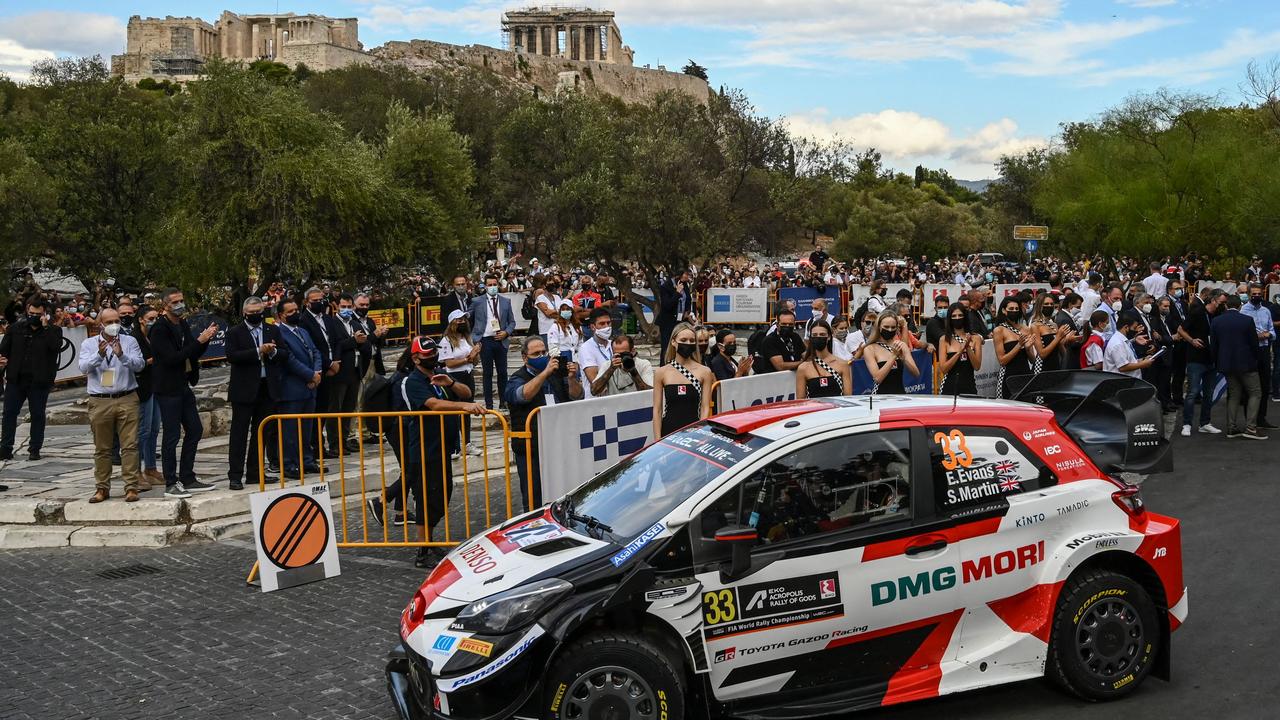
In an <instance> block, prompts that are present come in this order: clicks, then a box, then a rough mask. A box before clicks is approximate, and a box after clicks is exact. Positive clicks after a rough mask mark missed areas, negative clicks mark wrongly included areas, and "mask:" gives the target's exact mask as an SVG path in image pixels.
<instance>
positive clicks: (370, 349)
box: [352, 293, 447, 380]
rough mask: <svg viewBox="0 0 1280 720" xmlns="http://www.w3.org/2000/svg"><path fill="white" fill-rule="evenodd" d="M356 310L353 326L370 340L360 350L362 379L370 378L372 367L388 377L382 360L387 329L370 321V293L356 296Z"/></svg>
mask: <svg viewBox="0 0 1280 720" xmlns="http://www.w3.org/2000/svg"><path fill="white" fill-rule="evenodd" d="M355 308H356V319H355V320H354V321H353V322H352V326H353V327H355V328H357V329H359V330H360V331H361V332H363V333H364V334H365V335H367V336H368V338H369V342H368V343H366V344H365V346H364V347H363V348H361V349H360V378H361V379H362V380H363V379H364V378H366V377H368V375H369V368H370V367H372V368H373V371H374V372H376V373H378V374H379V375H386V374H387V366H386V363H384V362H383V360H382V346H383V345H385V344H386V339H385V338H386V335H387V328H386V327H385V326H383V327H379V325H378V324H377V323H375V322H374V321H373V320H370V319H369V293H357V294H356V300H355ZM446 317H447V316H446Z"/></svg>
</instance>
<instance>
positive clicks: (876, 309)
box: [867, 295, 888, 315]
mask: <svg viewBox="0 0 1280 720" xmlns="http://www.w3.org/2000/svg"><path fill="white" fill-rule="evenodd" d="M886 307H888V306H887V305H885V302H884V298H882V297H880V296H879V295H872V296H871V297H868V298H867V312H873V313H875V314H877V315H879V314H880V313H882V312H884V309H885V308H886Z"/></svg>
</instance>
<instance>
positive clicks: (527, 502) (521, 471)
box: [511, 435, 542, 512]
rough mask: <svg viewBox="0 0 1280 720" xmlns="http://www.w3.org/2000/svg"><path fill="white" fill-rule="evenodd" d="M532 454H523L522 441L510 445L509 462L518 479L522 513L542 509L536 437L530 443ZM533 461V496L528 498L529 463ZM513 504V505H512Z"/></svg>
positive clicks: (540, 476) (540, 477) (540, 475)
mask: <svg viewBox="0 0 1280 720" xmlns="http://www.w3.org/2000/svg"><path fill="white" fill-rule="evenodd" d="M530 447H531V448H532V452H531V453H530V454H529V455H526V454H525V450H524V448H525V446H524V441H521V440H517V441H515V442H513V443H512V444H511V461H512V462H514V463H515V464H516V473H517V474H518V475H519V477H520V498H521V500H522V501H523V502H524V511H525V512H528V511H530V510H532V509H533V508H537V507H542V473H541V469H540V468H539V467H538V436H537V435H534V437H533V442H532V443H530ZM530 460H532V461H533V472H532V475H533V477H532V480H533V496H532V497H530V496H529V480H530V477H529V475H530V471H529V461H530ZM513 504H514V503H513Z"/></svg>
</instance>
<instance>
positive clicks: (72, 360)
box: [53, 325, 89, 382]
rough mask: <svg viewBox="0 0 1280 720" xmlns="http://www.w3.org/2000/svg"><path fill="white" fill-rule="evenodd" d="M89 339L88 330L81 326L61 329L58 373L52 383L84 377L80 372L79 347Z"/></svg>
mask: <svg viewBox="0 0 1280 720" xmlns="http://www.w3.org/2000/svg"><path fill="white" fill-rule="evenodd" d="M88 338H89V330H88V328H86V327H84V326H83V325H81V326H77V327H69V328H62V352H61V353H60V354H59V355H58V373H57V374H56V375H54V377H53V381H54V382H62V381H63V380H76V379H79V378H82V377H84V373H82V372H80V345H81V344H83V343H84V341H85V340H87V339H88Z"/></svg>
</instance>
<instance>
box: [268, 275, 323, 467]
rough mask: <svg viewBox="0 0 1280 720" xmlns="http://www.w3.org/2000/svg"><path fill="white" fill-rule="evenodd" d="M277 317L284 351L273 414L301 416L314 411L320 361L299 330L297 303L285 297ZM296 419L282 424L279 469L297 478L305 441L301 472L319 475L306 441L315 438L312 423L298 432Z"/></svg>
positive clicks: (279, 304)
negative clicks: (299, 444) (299, 455)
mask: <svg viewBox="0 0 1280 720" xmlns="http://www.w3.org/2000/svg"><path fill="white" fill-rule="evenodd" d="M276 317H277V318H278V319H279V320H280V325H279V331H280V333H279V338H280V345H279V346H278V348H280V349H283V350H284V352H285V356H284V361H283V364H281V365H280V387H279V390H278V391H277V392H278V396H277V400H276V412H278V413H280V414H281V415H304V414H307V413H313V412H315V411H316V388H318V387H319V386H320V378H321V377H323V373H322V372H321V369H322V368H323V367H324V366H323V365H322V363H321V359H320V350H319V349H318V348H316V345H315V343H314V342H312V341H311V334H310V333H308V332H307V331H306V330H304V329H302V327H301V322H302V313H301V311H299V310H298V304H297V303H296V302H294V301H292V300H289V299H288V298H286V299H284V300H281V301H280V302H279V303H277V304H276ZM298 422H299V421H297V420H285V421H283V422H282V423H281V426H280V432H281V433H283V435H282V436H281V437H282V441H283V443H284V457H283V458H282V459H281V462H280V467H281V469H282V470H283V471H284V475H285V477H297V476H298V473H299V463H298V437H299V435H301V437H302V438H304V441H303V443H302V464H301V469H302V470H305V471H306V472H309V473H319V472H320V464H319V463H317V462H316V456H315V453H314V452H313V451H312V448H311V446H310V445H309V444H308V443H307V442H306V441H305V438H309V437H313V436H314V435H315V424H314V423H315V421H314V420H303V421H301V422H302V428H301V431H299V428H298Z"/></svg>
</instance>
